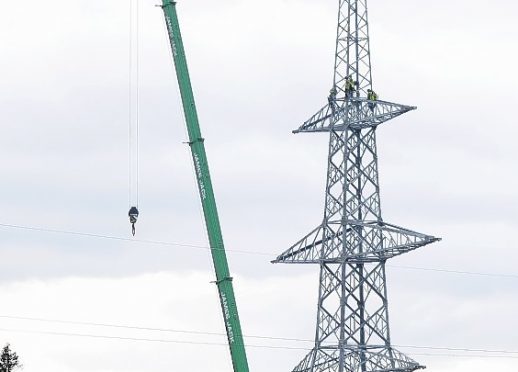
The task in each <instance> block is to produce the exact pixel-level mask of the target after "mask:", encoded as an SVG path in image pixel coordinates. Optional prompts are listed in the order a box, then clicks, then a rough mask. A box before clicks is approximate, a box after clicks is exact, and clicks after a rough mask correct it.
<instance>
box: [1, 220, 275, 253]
mask: <svg viewBox="0 0 518 372" xmlns="http://www.w3.org/2000/svg"><path fill="white" fill-rule="evenodd" d="M0 227H5V228H10V229H18V230H27V231H37V232H45V233H53V234H65V235H74V236H81V237H87V238H98V239H108V240H117V241H123V242H130V243H141V244H151V245H162V246H174V247H186V248H193V249H202V250H211V249H213V250H218V249H223V248H218V247H213V248H210V247H208V246H206V245H196V244H186V243H174V242H164V241H159V240H143V239H131V238H124V237H121V236H113V235H103V234H94V233H86V232H80V231H69V230H58V229H50V228H44V227H34V226H23V225H12V224H5V223H0ZM225 251H226V252H234V253H242V254H253V255H262V256H270V254H269V253H264V252H253V251H246V250H237V249H225Z"/></svg>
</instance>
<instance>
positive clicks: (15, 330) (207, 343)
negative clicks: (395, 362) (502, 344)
mask: <svg viewBox="0 0 518 372" xmlns="http://www.w3.org/2000/svg"><path fill="white" fill-rule="evenodd" d="M0 331H2V332H12V333H27V334H39V335H49V336H65V337H86V338H95V339H107V340H124V341H140V342H156V343H166V344H182V345H205V346H225V347H226V346H228V344H227V343H219V342H205V341H203V342H200V341H188V340H170V339H156V338H140V337H123V336H108V335H95V334H88V333H71V332H52V331H34V330H26V329H11V328H0ZM245 346H246V347H248V348H260V349H277V350H305V351H309V350H311V348H304V347H291V346H274V345H252V344H246V345H245ZM407 347H410V346H407ZM421 348H425V347H421ZM473 351H475V350H473ZM479 351H480V352H484V353H486V352H490V351H489V350H483V349H479ZM411 355H421V356H423V355H424V356H433V357H461V358H500V359H518V356H510V355H487V354H484V355H466V354H438V353H414V354H411Z"/></svg>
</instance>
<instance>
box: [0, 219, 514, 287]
mask: <svg viewBox="0 0 518 372" xmlns="http://www.w3.org/2000/svg"><path fill="white" fill-rule="evenodd" d="M0 227H4V228H9V229H17V230H27V231H34V232H44V233H53V234H65V235H73V236H80V237H87V238H97V239H108V240H116V241H123V242H129V243H140V244H149V245H161V246H170V247H185V248H192V249H200V250H211V248H210V247H208V246H206V245H197V244H187V243H175V242H164V241H158V240H143V239H131V238H124V237H121V236H113V235H103V234H94V233H86V232H80V231H69V230H60V229H51V228H44V227H34V226H24V225H14V224H6V223H0ZM212 249H213V250H218V249H223V248H217V247H213V248H212ZM225 251H226V252H232V253H239V254H247V255H258V256H267V257H274V256H276V254H275V253H268V252H257V251H247V250H237V249H225ZM387 266H388V267H393V268H397V269H404V270H420V271H429V272H440V273H449V274H460V275H473V276H484V277H494V278H508V279H518V275H517V274H498V273H483V272H476V271H460V270H448V269H440V268H432V267H417V266H402V265H387Z"/></svg>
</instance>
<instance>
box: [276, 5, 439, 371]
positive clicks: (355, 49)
mask: <svg viewBox="0 0 518 372" xmlns="http://www.w3.org/2000/svg"><path fill="white" fill-rule="evenodd" d="M348 77H352V78H353V79H354V81H356V82H357V86H356V90H355V91H354V93H347V92H346V83H347V78H348ZM369 89H372V76H371V64H370V50H369V26H368V20H367V1H366V0H339V17H338V32H337V39H336V57H335V67H334V83H333V90H332V93H331V95H330V96H329V98H328V104H327V105H326V106H325V107H324V108H322V109H321V110H320V111H318V112H317V113H316V114H315V115H314V116H313V117H311V118H310V119H309V120H308V121H307V122H305V123H304V124H303V125H302V126H301V127H300V128H299V129H297V130H295V131H294V133H301V132H310V133H311V132H329V135H330V140H329V157H328V173H327V185H326V196H325V211H324V219H323V222H322V223H321V224H320V225H319V226H317V227H316V228H315V229H314V230H313V231H312V232H311V233H309V234H308V235H306V236H305V237H304V238H303V239H301V240H300V241H299V242H297V243H296V244H295V245H293V246H292V247H291V248H290V249H288V250H287V251H285V252H284V253H282V254H281V255H280V256H279V257H277V259H276V260H275V261H273V262H275V263H291V264H319V265H320V287H319V295H318V311H317V313H318V315H317V329H316V337H315V346H314V348H313V349H312V351H311V352H310V353H309V354H308V355H307V356H306V357H305V358H304V359H303V360H302V362H300V363H299V365H298V366H296V367H295V369H294V370H293V372H321V371H333V372H389V371H391V372H408V371H414V370H416V369H419V368H424V367H422V366H421V365H419V364H418V363H417V362H415V361H414V360H412V359H410V358H409V357H407V356H406V355H404V354H402V353H401V352H399V351H397V350H395V349H394V348H392V346H391V342H390V332H389V319H388V303H387V287H386V280H385V263H386V261H387V259H389V258H392V257H394V256H397V255H400V254H403V253H407V252H409V251H412V250H414V249H417V248H419V247H422V246H424V245H427V244H429V243H433V242H435V241H437V240H439V239H438V238H435V237H433V236H429V235H424V234H420V233H417V232H414V231H410V230H408V229H404V228H402V227H399V226H395V225H392V224H388V223H386V222H384V221H383V219H382V217H381V208H380V194H379V182H378V156H377V151H376V128H377V126H378V125H380V124H382V123H384V122H387V121H389V120H391V119H394V118H395V117H397V116H399V115H401V114H404V113H406V112H408V111H411V110H414V109H415V107H411V106H405V105H400V104H395V103H390V102H386V101H380V100H377V101H371V100H369V99H367V92H368V90H369Z"/></svg>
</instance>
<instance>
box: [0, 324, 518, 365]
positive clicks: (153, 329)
mask: <svg viewBox="0 0 518 372" xmlns="http://www.w3.org/2000/svg"><path fill="white" fill-rule="evenodd" d="M0 318H4V319H14V320H28V321H37V322H48V323H58V324H74V325H86V326H95V327H108V328H123V329H135V330H144V331H157V332H168V333H181V334H191V335H204V336H225V334H224V333H220V332H207V331H194V330H180V329H171V328H153V327H143V326H132V325H124V324H110V323H94V322H81V321H71V320H59V319H48V318H35V317H22V316H13V315H0ZM57 333H59V332H57ZM92 337H93V336H92ZM113 337H115V336H113ZM245 337H246V338H255V339H265V340H277V341H295V342H314V340H310V339H302V338H292V337H274V336H264V335H245ZM123 339H126V338H123ZM129 339H131V340H135V341H143V340H148V339H140V338H133V337H130V338H129ZM152 340H155V339H152ZM166 341H167V340H166ZM157 342H158V341H157ZM164 342H165V341H164ZM171 342H172V341H171ZM175 342H176V341H175ZM209 344H213V343H209ZM216 344H217V343H216ZM252 347H253V345H252ZM394 347H399V348H409V349H424V350H438V351H463V352H469V353H474V352H477V353H488V354H509V355H517V357H518V351H514V350H491V349H484V348H465V347H448V346H442V347H441V346H418V345H394ZM294 349H299V348H297V347H294ZM300 349H303V350H307V348H300Z"/></svg>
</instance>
